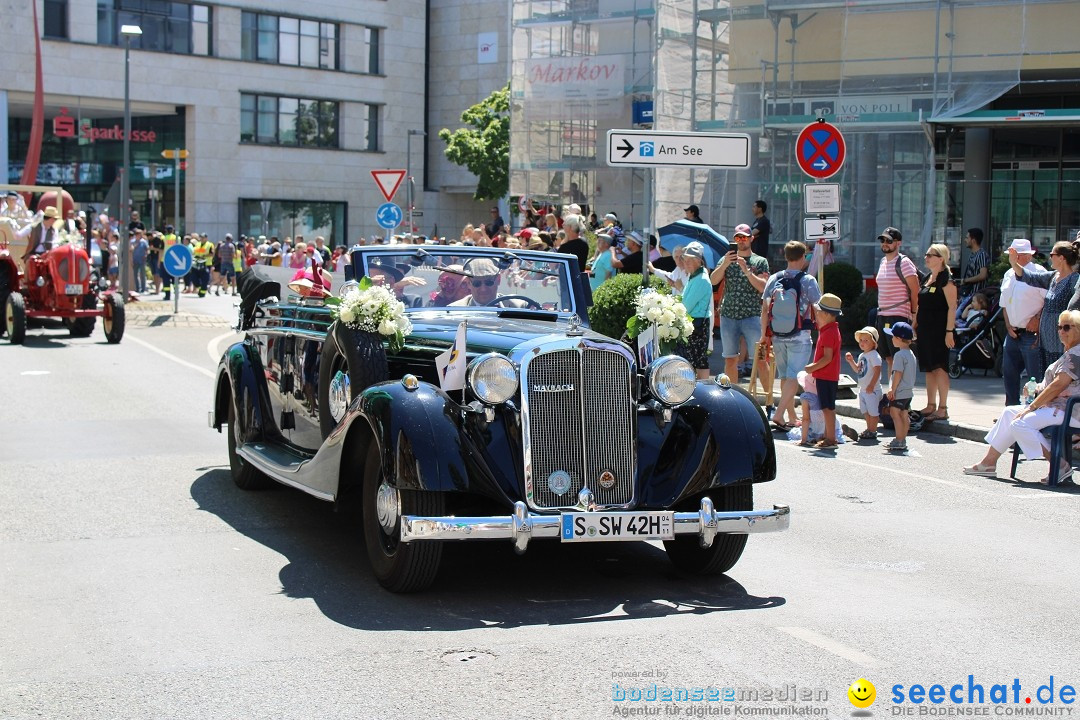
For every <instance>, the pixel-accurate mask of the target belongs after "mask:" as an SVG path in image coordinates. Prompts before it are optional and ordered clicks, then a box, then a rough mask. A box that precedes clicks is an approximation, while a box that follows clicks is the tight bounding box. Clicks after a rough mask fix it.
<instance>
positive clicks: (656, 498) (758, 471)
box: [638, 381, 776, 507]
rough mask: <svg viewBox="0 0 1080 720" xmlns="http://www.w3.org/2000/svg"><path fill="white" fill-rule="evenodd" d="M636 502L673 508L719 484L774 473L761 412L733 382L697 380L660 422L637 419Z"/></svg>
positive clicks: (749, 480)
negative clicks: (668, 418)
mask: <svg viewBox="0 0 1080 720" xmlns="http://www.w3.org/2000/svg"><path fill="white" fill-rule="evenodd" d="M638 431H639V443H638V451H639V456H638V467H639V473H640V475H641V476H642V484H641V488H640V491H641V494H640V499H641V505H643V506H645V507H672V506H675V505H678V503H679V502H680V501H682V500H684V499H687V498H697V497H698V496H700V495H701V494H703V493H705V492H707V491H709V490H711V489H713V488H719V487H726V486H728V485H735V484H741V483H759V482H767V481H769V480H772V479H774V478H775V477H776V448H775V447H774V445H773V438H772V432H771V431H770V429H769V424H768V421H767V419H766V418H765V414H764V413H763V412H762V411H761V408H759V407H758V405H757V403H755V402H754V400H753V399H752V398H751V397H750V395H749V394H748V393H747V392H746V391H745V390H743V389H742V388H738V387H730V388H723V387H720V386H719V385H717V384H715V383H713V382H706V381H702V382H698V384H697V388H696V389H695V390H694V395H693V397H691V398H690V400H689V401H687V402H686V403H685V404H684V405H682V406H680V407H679V408H678V409H676V410H675V411H674V412H673V413H672V418H671V422H669V423H666V424H663V423H661V422H659V420H658V419H657V417H656V416H654V415H642V416H641V417H640V418H639V425H638Z"/></svg>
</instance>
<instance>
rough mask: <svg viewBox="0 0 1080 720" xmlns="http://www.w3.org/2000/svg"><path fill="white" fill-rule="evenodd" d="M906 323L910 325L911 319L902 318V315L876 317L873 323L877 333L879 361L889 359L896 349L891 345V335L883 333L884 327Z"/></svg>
mask: <svg viewBox="0 0 1080 720" xmlns="http://www.w3.org/2000/svg"><path fill="white" fill-rule="evenodd" d="M898 322H906V323H908V324H910V323H911V318H909V317H904V316H903V315H878V318H877V321H876V322H875V323H874V327H876V328H877V331H878V343H877V349H878V353H879V354H880V355H881V359H882V360H884V359H886V358H891V357H892V356H893V353H895V352H896V347H895V346H894V345H893V344H892V335H889V334H887V333H886V332H885V327H886V326H889V327H892V325H893V323H898Z"/></svg>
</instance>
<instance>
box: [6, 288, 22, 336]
mask: <svg viewBox="0 0 1080 720" xmlns="http://www.w3.org/2000/svg"><path fill="white" fill-rule="evenodd" d="M4 326H5V327H6V328H7V334H8V342H10V343H11V344H12V345H20V344H22V341H23V340H25V339H26V302H25V301H24V300H23V296H22V293H17V292H13V293H10V294H9V295H8V298H7V302H6V303H4Z"/></svg>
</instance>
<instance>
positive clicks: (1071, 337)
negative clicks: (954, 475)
mask: <svg viewBox="0 0 1080 720" xmlns="http://www.w3.org/2000/svg"><path fill="white" fill-rule="evenodd" d="M1057 333H1058V337H1059V338H1060V339H1061V342H1062V344H1063V345H1064V346H1065V353H1064V354H1063V355H1062V356H1061V357H1060V358H1058V359H1057V360H1055V361H1054V362H1053V364H1051V365H1050V367H1048V368H1047V369H1046V374H1045V375H1044V376H1043V382H1042V384H1041V385H1040V386H1039V394H1038V395H1037V396H1036V397H1035V399H1034V400H1033V401H1032V402H1031V404H1030V405H1027V406H1024V405H1010V406H1009V407H1007V408H1005V411H1004V412H1003V413H1002V414H1001V418H1000V419H998V421H997V424H996V425H994V428H993V429H992V430H991V431H990V432H989V433H987V435H986V442H988V443H989V444H990V448H989V449H988V450H987V451H986V455H985V456H983V459H982V460H980V461H979V462H978V463H976V464H975V465H971V466H970V467H966V468H964V474H965V475H980V476H982V477H996V476H997V471H996V466H997V461H998V458H999V457H1001V455H1002V454H1003V453H1004V452H1005V451H1006V450H1008V449H1009V448H1010V447H1011V446H1012V444H1013V443H1018V444H1019V445H1020V449H1021V450H1022V451H1023V452H1024V457H1026V458H1027V459H1028V460H1034V459H1037V458H1039V457H1042V458H1045V459H1047V460H1050V459H1051V458H1050V443H1049V442H1048V441H1047V439H1046V438H1045V437H1043V434H1042V432H1041V431H1042V429H1043V428H1046V427H1050V426H1052V425H1060V424H1061V423H1062V422H1063V420H1064V419H1065V418H1064V412H1065V404H1066V403H1067V402H1068V400H1069V398H1070V397H1072V396H1073V395H1080V347H1078V345H1080V310H1066V311H1065V312H1063V313H1061V314H1060V315H1058V322H1057ZM1070 424H1071V425H1072V427H1074V428H1080V417H1077V416H1076V415H1073V418H1072V422H1071V423H1070ZM1072 474H1073V470H1072V467H1071V466H1070V465H1068V464H1067V463H1066V462H1065V461H1064V460H1061V470H1060V473H1059V474H1058V482H1065V481H1066V480H1070V479H1072ZM1040 482H1042V483H1044V484H1046V483H1048V482H1049V475H1047V477H1044V478H1043V479H1042V480H1041V481H1040Z"/></svg>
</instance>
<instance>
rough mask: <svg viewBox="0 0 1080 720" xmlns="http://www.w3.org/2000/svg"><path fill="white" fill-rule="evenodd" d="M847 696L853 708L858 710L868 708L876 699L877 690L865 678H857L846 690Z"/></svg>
mask: <svg viewBox="0 0 1080 720" xmlns="http://www.w3.org/2000/svg"><path fill="white" fill-rule="evenodd" d="M847 696H848V700H850V701H851V704H852V705H854V706H855V707H857V708H860V709H862V708H868V707H870V706H871V705H873V704H874V700H876V699H877V689H876V688H875V687H874V683H872V682H870V681H869V680H867V679H865V678H859V679H858V680H856V681H855V682H853V683H851V687H849V688H848V689H847Z"/></svg>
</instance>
